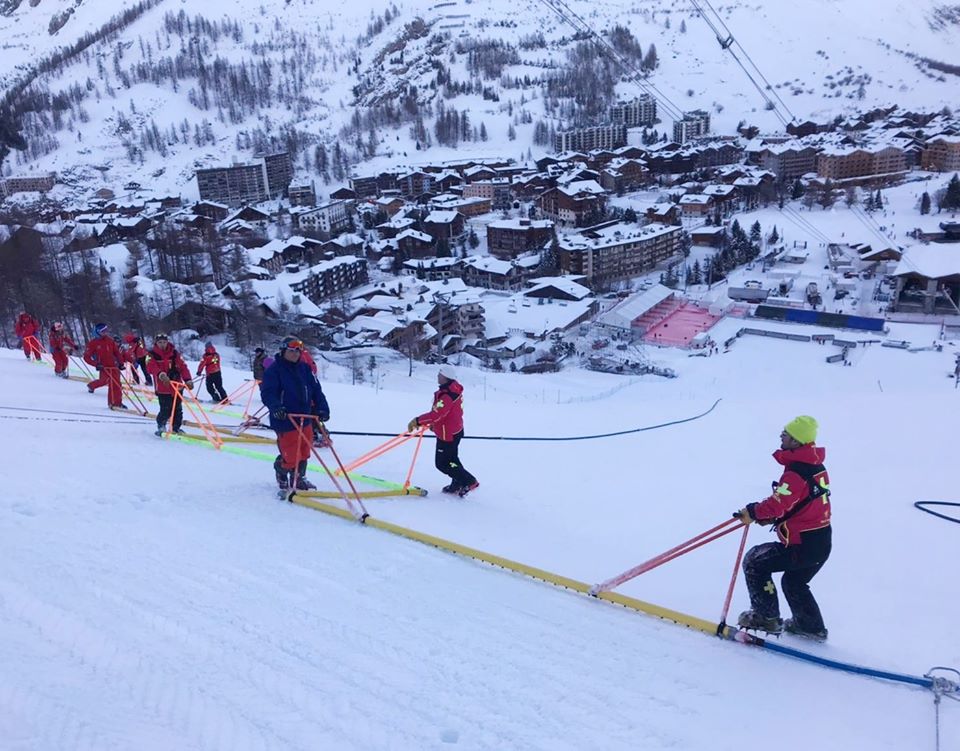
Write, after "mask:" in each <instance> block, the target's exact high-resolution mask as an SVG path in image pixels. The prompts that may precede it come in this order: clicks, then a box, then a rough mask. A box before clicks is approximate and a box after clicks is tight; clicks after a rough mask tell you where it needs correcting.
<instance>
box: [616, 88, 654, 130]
mask: <svg viewBox="0 0 960 751" xmlns="http://www.w3.org/2000/svg"><path fill="white" fill-rule="evenodd" d="M610 121H611V122H612V123H614V124H616V125H626V126H627V127H628V128H636V127H639V126H643V125H653V124H654V123H655V122H657V100H656V99H654V98H653V97H652V96H650V94H644V95H643V96H640V97H637V98H636V99H634V100H633V101H632V102H620V103H618V104H615V105H614V106H613V107H612V108H611V109H610Z"/></svg>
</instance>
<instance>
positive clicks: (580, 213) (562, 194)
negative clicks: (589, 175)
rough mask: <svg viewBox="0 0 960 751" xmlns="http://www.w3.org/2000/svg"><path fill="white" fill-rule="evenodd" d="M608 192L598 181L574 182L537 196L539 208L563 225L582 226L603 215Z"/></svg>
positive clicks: (546, 215)
mask: <svg viewBox="0 0 960 751" xmlns="http://www.w3.org/2000/svg"><path fill="white" fill-rule="evenodd" d="M605 206H606V192H605V191H604V189H603V187H601V186H600V185H599V184H598V183H596V182H594V181H592V180H590V181H586V182H572V183H569V184H567V185H562V186H561V185H558V186H557V187H555V188H550V189H548V190H546V191H544V192H543V193H541V194H540V196H539V197H538V198H537V208H538V209H539V210H540V211H541V213H542V214H543V215H544V216H545V217H546V218H548V219H552V220H553V221H555V222H556V223H557V224H559V225H561V226H563V227H582V226H584V225H588V224H592V223H593V222H594V220H595V218H596V217H598V216H602V215H603V211H604V208H605Z"/></svg>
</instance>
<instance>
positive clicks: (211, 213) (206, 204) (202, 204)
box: [192, 201, 230, 222]
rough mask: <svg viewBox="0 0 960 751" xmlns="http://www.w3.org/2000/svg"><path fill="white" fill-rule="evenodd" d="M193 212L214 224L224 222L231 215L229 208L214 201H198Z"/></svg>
mask: <svg viewBox="0 0 960 751" xmlns="http://www.w3.org/2000/svg"><path fill="white" fill-rule="evenodd" d="M192 211H193V213H194V214H198V215H200V216H204V217H206V218H207V219H210V220H212V221H214V222H222V221H223V220H224V219H226V218H227V217H228V216H229V215H230V207H229V206H227V205H226V204H225V203H216V202H214V201H198V202H197V203H195V204H193V209H192Z"/></svg>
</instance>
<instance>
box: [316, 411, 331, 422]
mask: <svg viewBox="0 0 960 751" xmlns="http://www.w3.org/2000/svg"><path fill="white" fill-rule="evenodd" d="M317 419H318V420H319V421H320V422H329V420H330V413H329V412H317Z"/></svg>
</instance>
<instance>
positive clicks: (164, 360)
mask: <svg viewBox="0 0 960 751" xmlns="http://www.w3.org/2000/svg"><path fill="white" fill-rule="evenodd" d="M147 370H148V371H149V373H150V375H151V376H152V377H153V383H154V388H155V391H156V394H157V401H158V402H159V403H160V409H159V411H158V412H157V430H156V433H155V435H157V436H162V435H163V432H164V430H165V429H166V426H167V422H168V421H169V420H170V417H171V415H172V416H173V426H172V428H173V432H174V433H177V434H180V433H183V429H182V426H183V400H182V399H174V390H173V387H174V385H177V386H178V387H182V386H185V387H186V388H188V389H192V388H193V380H192V379H191V378H190V368H188V367H187V364H186V363H185V362H184V361H183V358H182V357H181V356H180V353H179V352H177V350H176V348H175V347H174V346H173V344H171V343H170V337H169V336H167V335H166V334H157V335H156V336H155V337H154V338H153V348H152V349H151V350H150V354H149V362H148V363H147ZM174 402H176V404H174Z"/></svg>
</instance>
